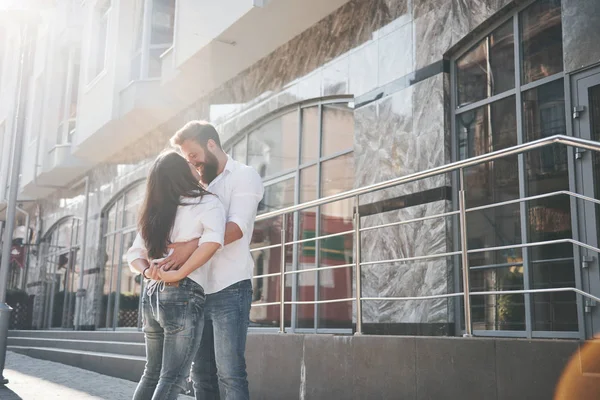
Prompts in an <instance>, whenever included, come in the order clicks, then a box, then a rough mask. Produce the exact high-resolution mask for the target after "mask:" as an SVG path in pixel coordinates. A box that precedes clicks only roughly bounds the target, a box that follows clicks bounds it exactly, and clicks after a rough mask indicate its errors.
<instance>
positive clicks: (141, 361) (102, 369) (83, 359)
mask: <svg viewBox="0 0 600 400" xmlns="http://www.w3.org/2000/svg"><path fill="white" fill-rule="evenodd" d="M8 350H9V351H13V352H15V353H19V354H24V355H26V356H29V357H33V358H39V359H42V360H48V361H54V362H58V363H62V364H66V365H71V366H73V367H77V368H82V369H87V370H89V371H94V372H97V373H99V374H103V375H108V376H113V377H115V378H121V379H127V380H130V381H133V382H137V381H139V379H140V377H141V376H142V372H143V371H144V365H145V357H139V356H128V355H123V354H114V353H103V352H93V351H81V350H71V349H57V348H48V347H24V346H12V345H9V346H8Z"/></svg>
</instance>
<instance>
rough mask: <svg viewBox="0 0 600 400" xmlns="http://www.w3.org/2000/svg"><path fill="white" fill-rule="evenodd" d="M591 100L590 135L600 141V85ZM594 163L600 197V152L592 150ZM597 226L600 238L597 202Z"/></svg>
mask: <svg viewBox="0 0 600 400" xmlns="http://www.w3.org/2000/svg"><path fill="white" fill-rule="evenodd" d="M588 98H589V102H590V134H591V135H590V136H591V138H592V140H595V141H597V142H600V85H597V86H594V87H592V88H590V89H589V91H588ZM592 157H593V158H592V160H593V161H592V163H593V169H594V171H593V173H594V188H595V195H596V198H597V199H600V154H598V153H597V152H595V151H594V152H592ZM596 218H598V220H597V222H596V227H597V229H598V236H597V237H599V238H600V205H598V204H596Z"/></svg>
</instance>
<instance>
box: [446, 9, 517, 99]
mask: <svg viewBox="0 0 600 400" xmlns="http://www.w3.org/2000/svg"><path fill="white" fill-rule="evenodd" d="M514 43H515V40H514V33H513V23H512V21H508V22H506V23H505V24H503V25H502V26H500V27H499V28H498V29H496V30H495V31H494V32H492V33H491V34H490V35H489V36H488V37H486V38H485V39H483V40H482V41H481V42H479V43H478V44H477V45H476V46H475V47H474V48H472V49H471V50H469V51H468V52H467V53H466V54H465V55H463V56H462V57H460V58H459V59H458V60H457V62H456V71H457V74H456V82H457V86H458V106H462V105H465V104H469V103H473V102H476V101H479V100H483V99H485V98H487V97H490V96H493V95H496V94H499V93H502V92H505V91H507V90H509V89H513V88H514V87H515V50H514Z"/></svg>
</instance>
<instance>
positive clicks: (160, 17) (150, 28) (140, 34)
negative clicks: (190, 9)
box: [130, 0, 175, 80]
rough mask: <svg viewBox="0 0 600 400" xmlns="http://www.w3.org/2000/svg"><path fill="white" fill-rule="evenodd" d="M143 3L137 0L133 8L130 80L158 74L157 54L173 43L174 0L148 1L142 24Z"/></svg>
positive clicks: (159, 55) (158, 60)
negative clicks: (145, 18) (145, 19)
mask: <svg viewBox="0 0 600 400" xmlns="http://www.w3.org/2000/svg"><path fill="white" fill-rule="evenodd" d="M144 3H145V1H144V0H137V2H136V4H135V8H134V16H133V22H134V45H133V47H132V49H133V50H132V55H131V73H130V78H131V79H132V80H138V79H154V78H159V77H160V76H161V74H162V59H161V56H162V54H163V53H164V52H165V51H166V50H167V49H168V48H169V47H171V45H172V44H173V34H174V27H175V0H152V2H151V6H150V13H149V15H148V16H147V18H149V20H148V21H147V22H148V24H147V25H146V26H144V17H145V16H146V14H147V13H146V12H145V9H144V5H145V4H144ZM144 39H146V41H145V40H144Z"/></svg>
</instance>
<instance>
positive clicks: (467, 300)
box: [458, 168, 473, 337]
mask: <svg viewBox="0 0 600 400" xmlns="http://www.w3.org/2000/svg"><path fill="white" fill-rule="evenodd" d="M458 204H459V209H460V244H461V256H462V278H463V292H464V309H465V334H464V336H466V337H470V336H473V327H472V326H471V297H470V295H469V290H470V284H469V255H468V253H467V250H468V248H467V212H466V206H465V171H464V169H463V168H461V169H460V191H459V195H458Z"/></svg>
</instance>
